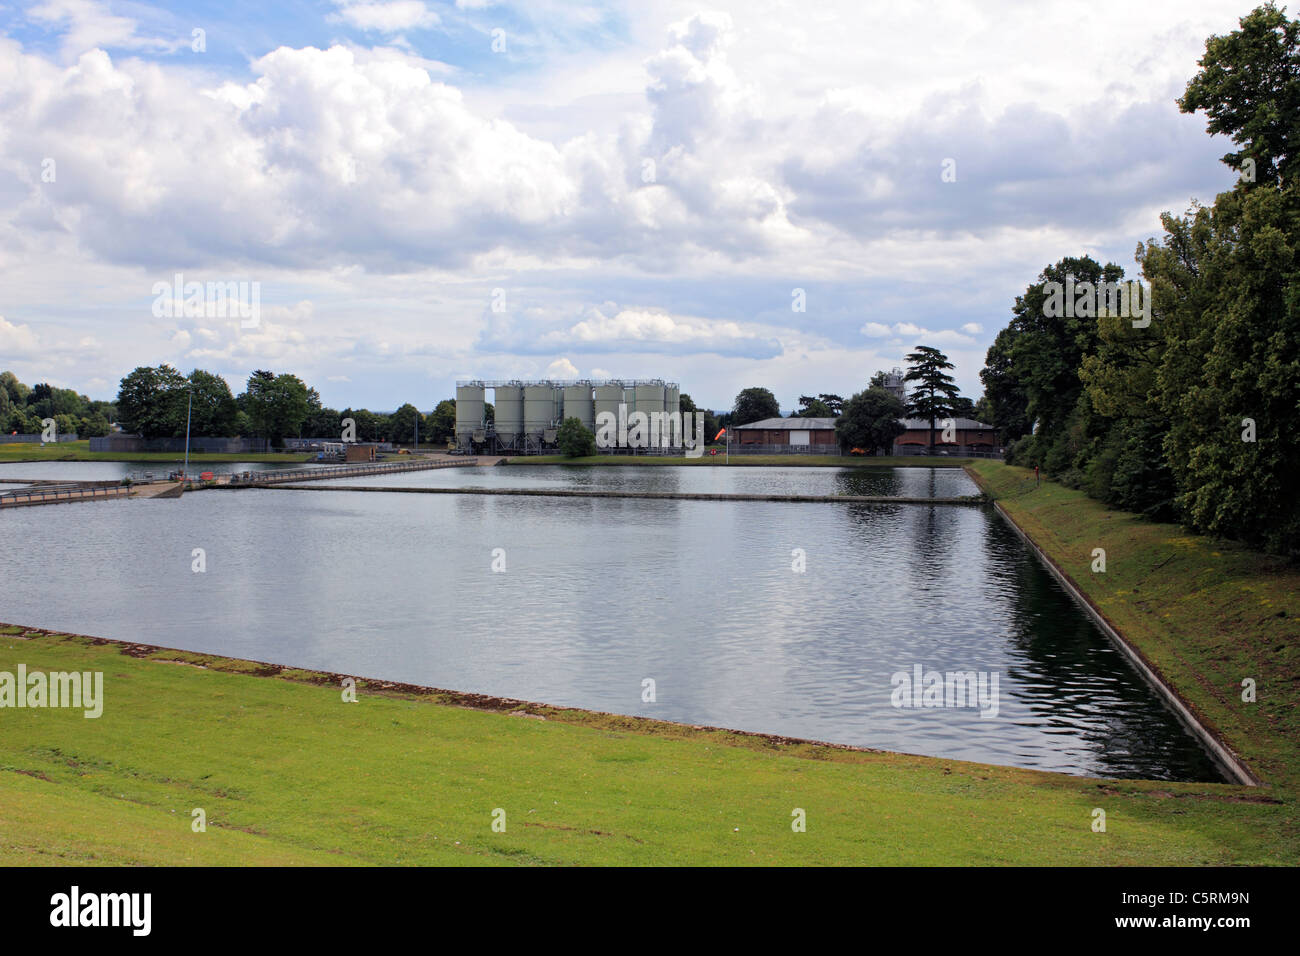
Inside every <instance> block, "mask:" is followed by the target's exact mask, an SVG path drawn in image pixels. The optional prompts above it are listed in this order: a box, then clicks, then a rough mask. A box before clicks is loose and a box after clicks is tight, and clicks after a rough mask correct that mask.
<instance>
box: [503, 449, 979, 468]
mask: <svg viewBox="0 0 1300 956" xmlns="http://www.w3.org/2000/svg"><path fill="white" fill-rule="evenodd" d="M972 461H974V459H973V458H949V457H947V456H945V455H936V456H934V457H933V458H929V457H926V456H922V455H882V456H876V457H873V456H870V455H732V456H731V462H730V467H733V468H734V467H735V466H736V465H784V466H786V467H788V468H801V467H802V468H808V467H813V466H820V467H826V466H828V465H829V466H830V467H833V468H899V467H913V468H960V467H961V466H962V465H967V464H970V463H971V462H972ZM510 463H511V464H515V465H725V464H727V459H726V454H725V452H724V451H723V450H722V449H721V448H719V449H718V453H717V454H716V455H710V454H708V452H705V454H704V455H702V456H701V457H699V458H685V457H682V456H657V455H591V456H589V457H585V458H567V457H565V456H564V455H535V456H530V455H521V456H518V457H516V458H512V459H510Z"/></svg>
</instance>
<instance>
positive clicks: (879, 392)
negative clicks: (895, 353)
mask: <svg viewBox="0 0 1300 956" xmlns="http://www.w3.org/2000/svg"><path fill="white" fill-rule="evenodd" d="M903 413H904V406H903V403H902V402H901V401H899V400H898V398H897V396H894V395H891V394H890V393H889V392H887V391H885V390H884V389H883V388H879V387H872V388H867V389H865V390H863V391H861V392H858V393H857V394H856V395H854V396H853V397H852V398H850V399H849V400H848V401H847V402H845V403H844V411H843V413H842V414H841V415H840V417H839V419H838V420H837V421H836V422H835V437H836V438H837V439H838V440H839V443H840V446H841V447H842V448H861V449H863V450H864V451H866V452H867V453H868V454H871V455H874V454H876V452H877V451H878V450H880V449H885V451H886V453H888V450H889V449H890V448H891V447H892V446H893V444H894V439H895V438H897V437H898V436H899V435H901V434H903V432H904V431H906V430H907V429H906V428H905V427H904V426H903V423H902V422H900V421H899V419H900V418H902V417H903Z"/></svg>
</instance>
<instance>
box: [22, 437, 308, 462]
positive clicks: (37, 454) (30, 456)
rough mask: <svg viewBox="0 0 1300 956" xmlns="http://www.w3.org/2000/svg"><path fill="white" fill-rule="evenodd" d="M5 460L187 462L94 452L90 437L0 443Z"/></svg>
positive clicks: (177, 455) (284, 458) (284, 457)
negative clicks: (41, 441) (53, 441)
mask: <svg viewBox="0 0 1300 956" xmlns="http://www.w3.org/2000/svg"><path fill="white" fill-rule="evenodd" d="M314 457H315V455H312V454H284V453H275V454H268V455H253V454H247V455H226V454H212V455H196V454H194V453H193V452H191V453H190V463H191V464H193V463H195V462H199V463H202V462H205V461H207V462H223V461H224V462H230V461H258V462H285V463H289V462H299V461H310V460H311V459H312V458H314ZM6 461H157V462H183V461H185V453H184V452H171V451H169V452H156V451H149V452H129V453H127V452H108V451H91V450H90V442H89V440H82V441H70V442H59V443H57V444H55V443H51V444H48V445H41V444H39V443H15V444H5V445H0V462H6Z"/></svg>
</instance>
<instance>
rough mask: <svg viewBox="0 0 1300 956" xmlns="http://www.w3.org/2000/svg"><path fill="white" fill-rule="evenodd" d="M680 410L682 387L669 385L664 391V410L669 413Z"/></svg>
mask: <svg viewBox="0 0 1300 956" xmlns="http://www.w3.org/2000/svg"><path fill="white" fill-rule="evenodd" d="M681 410H682V387H681V386H680V385H669V386H668V388H667V389H666V390H665V391H664V411H666V412H667V413H668V414H669V415H671V414H672V413H673V412H680V411H681Z"/></svg>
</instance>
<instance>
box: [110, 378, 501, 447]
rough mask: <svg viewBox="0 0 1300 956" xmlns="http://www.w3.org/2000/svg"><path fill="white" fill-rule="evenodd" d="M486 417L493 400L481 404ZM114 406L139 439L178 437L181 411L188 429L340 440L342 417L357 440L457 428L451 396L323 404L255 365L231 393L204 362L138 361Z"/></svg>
mask: <svg viewBox="0 0 1300 956" xmlns="http://www.w3.org/2000/svg"><path fill="white" fill-rule="evenodd" d="M487 408H488V414H489V418H490V416H491V414H492V406H491V405H488V406H487ZM116 409H117V414H118V423H119V424H120V425H121V427H122V430H123V431H126V432H131V433H133V434H138V435H142V436H143V437H145V438H183V437H184V436H185V424H186V416H187V415H188V416H189V418H190V434H191V435H192V436H195V437H198V436H205V437H226V436H241V437H255V438H265V439H268V440H269V441H270V442H271V443H272V445H277V446H278V445H281V444H283V440H284V439H285V438H296V437H306V438H326V439H334V440H336V441H337V440H339V439H340V438H342V436H343V428H344V426H343V422H344V420H345V419H351V420H352V422H353V423H354V425H355V428H356V434H355V437H356V440H357V441H393V442H403V443H408V442H412V441H414V440H415V437H416V434H417V428H418V435H419V439H420V441H421V442H422V443H423V442H432V443H437V442H445V441H446V440H447V438H448V437H449V436H451V435H453V434H454V433H455V430H456V402H455V400H454V399H445V400H444V401H441V402H439V403H438V404H437V405H436V406H435V407H434V408H433V409H432V410H431V411H429V412H428V413H427V414H425V413H422V412H420V410H419V409H418V408H416V407H415V406H414V405H412V404H411V403H409V402H407V403H405V404H403V405H402V406H401V407H400V408H398V409H397V410H396V411H395V412H391V413H386V412H374V411H370V410H369V409H366V408H351V407H349V408H344V409H334V408H328V407H326V406H325V405H324V404H322V402H321V398H320V393H319V392H317V390H316V389H315V388H312V387H310V386H308V385H307V384H306V383H305V382H303V381H302V379H300V378H299V377H298V376H296V375H293V374H292V373H289V372H282V373H279V374H277V373H275V372H272V371H267V370H265V369H258V370H256V371H254V372H253V373H252V374H251V375H249V377H248V381H247V383H246V385H245V388H244V391H242V392H240V393H239V394H238V395H235V394H234V393H233V392H232V391H231V389H230V386H229V385H228V384H227V383H226V380H225V379H224V378H222V377H221V376H220V375H217V374H215V373H213V372H208V371H205V370H204V369H194V370H193V371H192V372H190V374H189V375H182V374H181V373H180V372H179V371H177V370H176V369H175V368H172V367H171V366H170V365H166V364H164V365H158V366H156V367H152V368H151V367H148V366H141V367H139V368H136V369H134V370H133V371H132V372H130V373H129V374H128V375H126V376H125V377H124V378H123V379H122V381H121V387H120V389H119V390H118V395H117V403H116Z"/></svg>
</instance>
